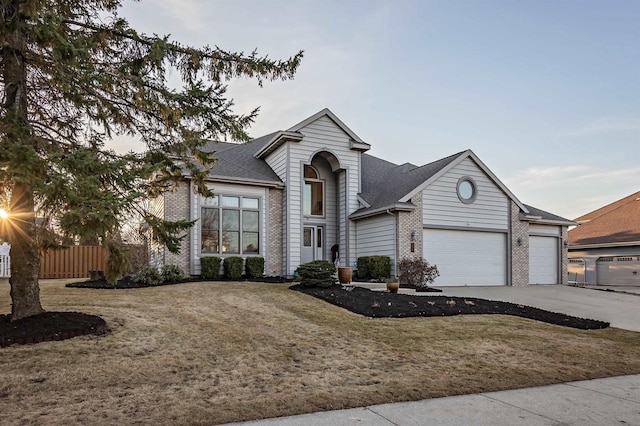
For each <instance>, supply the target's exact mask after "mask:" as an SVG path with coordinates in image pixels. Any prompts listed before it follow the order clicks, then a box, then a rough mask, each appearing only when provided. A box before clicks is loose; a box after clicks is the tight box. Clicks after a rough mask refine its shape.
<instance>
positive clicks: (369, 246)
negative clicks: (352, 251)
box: [353, 214, 396, 265]
mask: <svg viewBox="0 0 640 426" xmlns="http://www.w3.org/2000/svg"><path fill="white" fill-rule="evenodd" d="M353 227H354V228H355V232H356V251H357V257H361V256H375V255H380V256H389V257H390V258H391V264H392V265H394V264H395V261H396V216H395V215H389V214H384V215H378V216H374V217H370V218H366V219H361V220H359V221H357V222H355V226H353Z"/></svg>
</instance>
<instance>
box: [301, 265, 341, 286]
mask: <svg viewBox="0 0 640 426" xmlns="http://www.w3.org/2000/svg"><path fill="white" fill-rule="evenodd" d="M335 273H336V267H335V266H334V265H333V263H331V262H329V261H327V260H314V261H313V262H308V263H303V264H302V265H300V266H298V269H296V274H297V275H298V276H299V277H300V284H302V285H303V286H305V287H316V286H317V287H331V286H332V285H333V284H335V283H336V279H335V278H334V276H333V274H335Z"/></svg>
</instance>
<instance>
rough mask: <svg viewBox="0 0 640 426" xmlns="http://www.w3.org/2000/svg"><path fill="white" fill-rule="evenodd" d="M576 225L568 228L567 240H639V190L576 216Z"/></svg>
mask: <svg viewBox="0 0 640 426" xmlns="http://www.w3.org/2000/svg"><path fill="white" fill-rule="evenodd" d="M576 222H579V223H580V225H579V226H578V227H576V228H574V229H572V230H571V231H569V244H570V245H572V246H586V245H614V246H615V245H629V243H636V244H640V191H638V192H635V193H633V194H631V195H629V196H627V197H624V198H622V199H620V200H618V201H615V202H613V203H611V204H608V205H606V206H604V207H601V208H599V209H597V210H594V211H592V212H590V213H587V214H585V215H583V216H580V217H579V218H577V219H576Z"/></svg>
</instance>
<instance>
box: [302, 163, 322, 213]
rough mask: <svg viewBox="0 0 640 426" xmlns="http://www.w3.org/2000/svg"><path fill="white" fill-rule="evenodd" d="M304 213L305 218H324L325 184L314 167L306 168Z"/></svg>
mask: <svg viewBox="0 0 640 426" xmlns="http://www.w3.org/2000/svg"><path fill="white" fill-rule="evenodd" d="M302 198H303V200H302V201H303V203H302V206H303V213H304V215H305V216H324V202H323V201H324V182H323V181H322V180H320V175H319V174H318V171H317V170H316V169H315V168H313V167H312V166H304V194H303V197H302Z"/></svg>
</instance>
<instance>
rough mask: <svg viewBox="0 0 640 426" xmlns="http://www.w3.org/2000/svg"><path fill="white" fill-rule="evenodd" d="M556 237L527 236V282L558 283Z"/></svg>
mask: <svg viewBox="0 0 640 426" xmlns="http://www.w3.org/2000/svg"><path fill="white" fill-rule="evenodd" d="M558 244H559V243H558V238H555V237H542V236H530V237H529V283H530V284H558V260H559V256H558Z"/></svg>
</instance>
